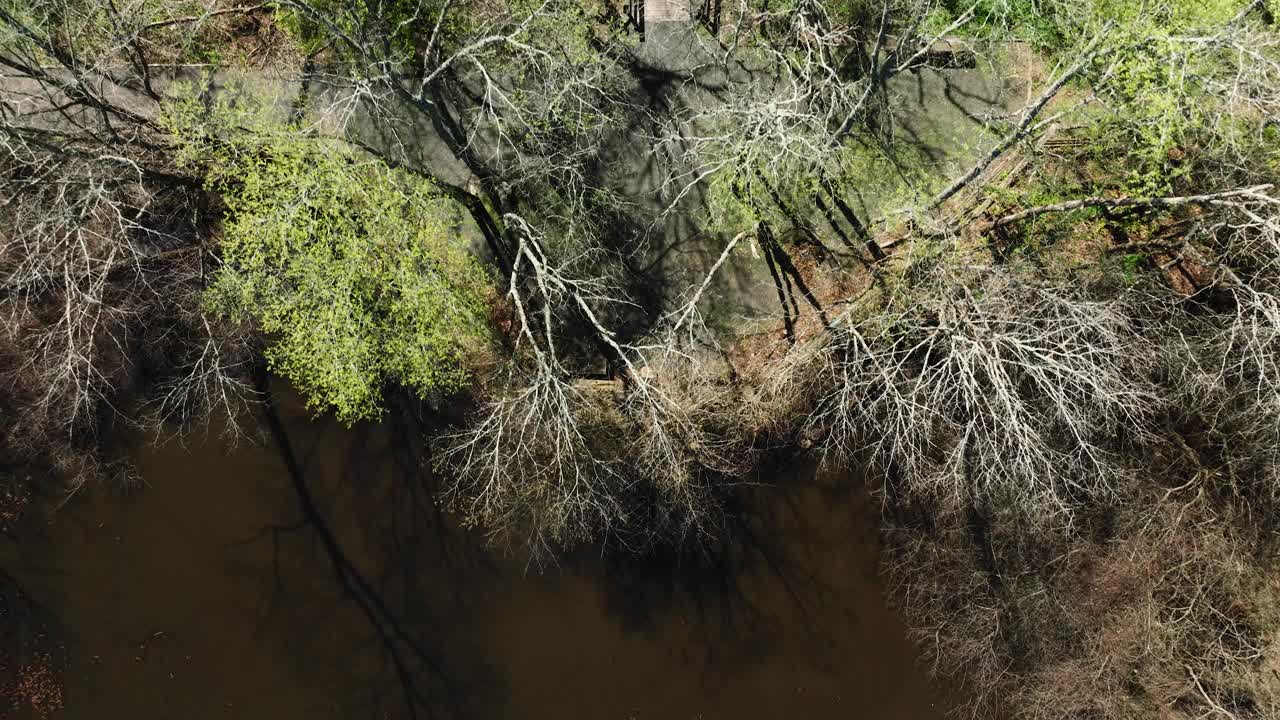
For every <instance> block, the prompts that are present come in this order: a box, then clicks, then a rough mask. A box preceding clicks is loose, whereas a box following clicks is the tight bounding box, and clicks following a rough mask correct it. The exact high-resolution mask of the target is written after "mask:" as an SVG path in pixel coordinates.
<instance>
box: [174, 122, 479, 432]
mask: <svg viewBox="0 0 1280 720" xmlns="http://www.w3.org/2000/svg"><path fill="white" fill-rule="evenodd" d="M215 116H216V117H217V118H218V122H217V123H216V124H215V126H214V127H213V128H210V126H209V124H208V123H201V122H200V121H199V118H198V116H197V114H196V113H195V112H194V111H193V109H192V108H191V106H190V105H189V104H188V105H183V104H178V105H177V106H176V107H175V108H174V112H173V113H172V114H171V116H170V118H169V120H170V124H171V126H172V128H173V130H174V131H175V133H177V134H178V136H179V138H180V139H181V140H182V147H183V150H184V152H183V154H182V159H183V160H184V161H185V162H186V163H189V164H190V163H200V164H201V165H203V167H204V169H205V171H206V177H207V179H208V185H209V187H210V188H211V189H213V190H215V191H216V192H218V193H219V194H220V195H221V196H222V198H223V200H224V201H225V203H226V205H227V218H226V221H225V224H224V226H223V232H222V238H221V251H222V267H221V268H220V269H219V271H218V273H217V277H216V278H215V280H214V281H213V283H212V285H211V287H210V288H209V290H208V291H207V294H206V298H205V301H206V305H207V309H208V310H210V311H212V312H215V313H219V314H222V315H225V316H228V317H230V318H232V319H233V320H235V321H239V322H252V323H255V324H256V325H257V326H258V327H260V328H261V330H262V331H263V332H264V333H266V334H267V335H268V336H269V337H270V338H271V339H272V343H271V345H270V347H269V348H268V349H267V351H266V357H267V361H268V363H269V364H270V366H271V368H272V369H273V371H275V372H278V373H280V374H281V375H283V376H284V377H286V378H287V379H289V380H290V381H291V382H292V383H294V385H295V386H297V387H298V389H299V390H300V391H301V392H302V394H303V395H304V396H305V397H306V399H307V401H308V404H309V406H310V407H312V408H313V409H316V410H321V409H331V410H333V412H334V413H335V414H336V415H337V417H338V418H340V419H341V420H343V421H345V422H352V421H355V420H359V419H368V418H374V417H376V416H377V415H378V412H379V406H380V401H381V392H382V387H383V385H384V384H385V383H386V382H388V381H393V382H398V383H401V384H403V385H405V386H408V387H411V388H413V389H415V390H416V391H417V392H418V393H419V394H421V395H424V396H425V395H439V394H445V393H449V392H453V391H456V390H458V389H459V388H461V387H462V386H463V385H464V384H465V383H466V382H467V379H468V375H469V373H468V369H467V365H466V358H467V355H468V353H469V352H474V351H477V350H481V349H483V347H484V344H485V342H486V340H487V334H488V326H487V322H486V319H485V318H486V307H485V301H484V296H485V295H484V294H485V292H486V286H487V278H486V276H485V274H484V272H483V271H482V270H481V269H480V268H479V266H478V264H477V263H476V262H475V261H474V259H473V258H472V257H471V256H470V255H469V254H468V252H467V250H466V247H465V242H464V241H463V239H462V238H461V237H459V235H458V232H457V231H456V230H455V229H454V227H455V225H456V224H457V223H458V218H457V215H456V211H455V209H454V207H453V206H451V204H450V203H449V201H447V200H446V199H444V198H442V197H441V195H440V194H439V193H438V192H437V191H436V190H435V188H433V187H432V186H431V184H429V183H427V182H424V181H422V180H420V179H418V178H415V177H412V176H410V175H408V174H406V173H403V172H400V171H396V170H393V169H390V168H388V167H387V166H386V165H384V164H382V163H380V162H378V161H375V160H371V159H368V158H366V157H362V156H360V155H358V154H357V153H355V152H353V151H352V150H351V149H350V148H349V147H348V146H346V145H344V144H342V143H339V142H337V141H328V140H320V139H316V138H309V137H305V136H303V135H302V134H301V133H299V132H298V131H297V130H296V129H294V128H290V127H279V126H274V127H273V125H272V123H271V122H270V120H267V119H264V116H263V113H262V112H261V111H260V110H253V109H243V108H241V109H235V108H232V107H229V106H226V105H223V106H222V107H221V108H220V110H219V111H218V112H215ZM219 126H221V127H232V128H234V131H233V132H231V133H229V134H227V135H226V136H225V137H218V136H216V135H215V134H214V133H215V132H216V130H217V127H219Z"/></svg>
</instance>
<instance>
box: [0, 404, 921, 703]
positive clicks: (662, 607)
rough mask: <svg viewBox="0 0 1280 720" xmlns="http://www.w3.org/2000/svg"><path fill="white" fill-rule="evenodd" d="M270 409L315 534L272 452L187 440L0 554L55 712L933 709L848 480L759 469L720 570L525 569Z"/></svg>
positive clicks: (381, 432)
mask: <svg viewBox="0 0 1280 720" xmlns="http://www.w3.org/2000/svg"><path fill="white" fill-rule="evenodd" d="M285 415H286V423H287V426H288V428H289V432H290V437H291V438H292V442H293V445H294V449H295V451H296V454H297V456H298V457H299V460H300V464H301V465H302V467H303V469H304V471H305V474H306V478H307V488H306V489H307V490H308V492H309V493H310V500H311V501H312V503H313V508H314V511H315V512H314V514H313V515H311V516H310V520H312V521H313V522H308V519H309V516H308V515H307V513H306V512H304V511H303V509H304V506H303V505H301V504H300V501H299V494H298V493H297V492H296V490H297V488H296V487H295V486H294V485H293V483H292V482H291V479H290V476H289V474H288V473H287V472H286V471H285V466H284V464H283V463H282V461H281V459H280V455H279V454H278V453H277V452H276V451H275V449H274V448H273V447H272V446H271V444H270V443H257V444H255V443H252V442H249V443H242V444H240V445H239V446H238V447H237V448H235V449H228V448H227V447H225V446H224V445H223V444H222V443H221V442H220V441H218V440H216V439H208V440H189V441H188V442H187V443H186V444H185V446H184V445H182V444H179V443H169V444H166V445H163V446H160V447H156V448H146V449H144V450H141V451H139V452H138V454H137V458H136V460H137V464H138V467H139V471H140V478H139V482H138V485H137V487H136V488H134V489H132V490H130V491H127V492H126V491H119V490H114V491H108V490H106V489H103V488H87V489H85V490H84V491H82V492H81V493H80V494H78V495H77V496H75V497H74V498H73V499H72V500H71V501H70V502H68V503H67V504H66V505H65V506H64V507H63V508H61V509H60V510H59V511H58V512H57V513H56V514H55V515H54V516H53V518H52V519H51V521H50V522H49V523H48V524H47V525H44V526H43V527H41V528H40V529H39V532H38V534H34V533H33V534H32V536H31V537H23V538H21V543H19V544H17V545H12V546H6V545H0V549H2V550H3V554H2V555H0V560H3V561H4V563H5V566H6V567H9V568H12V570H11V572H13V574H14V575H16V576H18V577H19V578H20V579H21V581H22V582H23V584H24V585H25V586H26V588H27V590H28V591H29V592H30V594H31V595H32V596H33V597H35V598H36V599H37V600H38V601H39V602H41V603H42V604H44V605H45V607H46V608H48V609H49V610H50V611H51V612H52V613H53V615H54V616H55V617H57V618H59V621H60V623H61V628H60V635H61V637H62V639H63V642H64V644H65V647H66V655H67V663H68V669H67V673H66V693H65V702H66V708H65V710H64V711H63V712H62V713H61V714H60V715H59V717H65V718H84V719H90V718H92V719H93V720H117V719H119V720H124V719H126V718H127V719H128V720H145V719H151V718H155V719H162V718H174V719H175V720H176V719H181V720H203V719H205V718H237V719H239V720H293V719H299V720H301V719H306V720H324V719H328V718H369V719H375V718H376V719H381V718H402V717H411V715H410V713H409V712H408V711H407V710H406V709H405V703H404V698H405V688H406V687H410V688H413V690H411V692H414V693H420V694H421V696H422V697H423V698H424V700H425V701H427V702H429V703H430V705H431V706H432V707H433V708H434V711H435V716H436V717H459V718H485V719H488V718H495V719H499V718H520V719H521V720H540V719H543V718H546V719H551V718H554V719H555V720H578V719H584V720H585V719H591V720H629V719H632V718H634V719H650V718H656V719H662V720H668V719H669V720H683V719H693V718H703V719H712V718H728V719H734V720H743V719H755V718H759V719H761V720H766V719H772V718H799V719H804V720H821V719H824V718H867V719H870V720H935V719H936V718H939V717H941V714H942V713H941V710H940V708H939V707H938V703H937V700H936V695H935V693H934V692H933V691H932V690H931V689H930V687H929V685H928V683H927V681H926V680H925V678H924V675H923V673H922V671H921V670H920V669H919V668H918V667H917V666H916V663H915V660H914V654H913V650H912V648H911V646H910V644H909V643H908V641H907V640H906V638H905V636H904V632H903V628H902V626H901V624H900V622H899V621H898V619H897V618H896V617H895V616H894V615H893V614H892V613H891V612H889V611H888V610H887V608H886V605H885V602H884V598H883V592H882V590H883V589H882V587H881V582H880V580H879V578H878V577H877V573H876V552H877V547H876V534H875V529H874V528H875V523H874V511H873V510H872V508H871V507H870V505H869V503H868V502H867V501H866V500H865V499H862V496H861V494H860V492H858V491H856V490H854V489H848V488H851V487H852V486H853V485H854V484H853V483H851V482H849V481H848V480H847V479H845V478H840V477H838V476H835V475H833V474H830V473H820V472H815V471H814V470H813V469H812V468H810V467H807V466H803V465H795V466H792V467H790V468H788V469H787V470H786V471H785V472H783V471H775V472H774V473H772V477H771V478H770V479H771V482H770V484H769V485H767V486H763V487H761V488H759V490H758V491H757V492H758V493H759V494H760V498H758V500H759V502H757V503H756V504H757V505H759V506H760V507H763V508H767V512H762V511H761V510H759V509H757V510H755V511H753V512H752V514H751V516H750V518H749V519H747V520H745V521H744V522H743V523H742V526H743V528H745V531H744V532H745V533H746V534H747V535H748V536H749V537H750V539H749V540H747V541H744V542H741V543H735V544H734V545H735V548H736V549H733V550H727V551H725V552H722V553H713V555H714V556H715V558H716V559H715V560H708V559H706V558H705V557H703V558H702V559H699V558H700V557H702V556H694V555H686V556H683V557H675V556H672V557H650V558H646V559H643V560H638V559H629V558H620V557H605V556H602V554H601V553H600V552H599V551H598V550H590V549H587V550H583V551H581V552H579V553H576V554H575V555H574V556H573V557H569V558H565V559H564V560H562V561H561V562H560V563H559V564H558V565H556V566H554V567H545V568H542V569H539V568H537V567H530V566H529V565H528V564H527V563H526V562H525V561H524V560H523V559H522V558H520V557H517V556H510V555H504V554H502V553H498V552H491V551H488V550H485V549H484V548H483V547H482V543H481V542H480V541H479V538H477V537H475V536H474V535H471V534H468V533H467V532H465V531H461V530H458V529H457V528H455V527H453V525H452V524H451V523H450V522H448V521H447V519H445V518H443V517H442V515H441V514H440V513H439V512H438V511H437V509H436V508H435V507H434V505H433V504H432V503H431V502H430V497H429V493H428V492H426V491H425V490H424V489H416V488H415V483H413V482H407V481H405V480H404V476H403V475H401V474H399V473H398V472H397V467H396V462H395V457H396V456H397V453H396V452H395V449H396V443H397V441H396V440H395V438H394V437H393V436H391V435H390V434H389V433H387V432H386V431H385V429H377V430H373V429H368V428H365V429H360V428H357V429H355V430H347V429H342V428H339V427H337V426H333V425H327V424H323V423H318V422H309V421H307V420H306V418H305V417H304V416H303V415H302V414H301V413H300V412H297V411H293V412H287V411H286V413H285ZM418 476H419V478H420V477H421V472H420V471H418ZM416 485H420V481H419V482H418V483H416ZM316 517H320V518H322V519H323V522H324V524H325V526H326V527H327V528H328V530H329V533H330V535H331V537H332V539H333V540H334V541H335V542H336V543H337V545H338V546H339V547H340V548H341V551H342V553H343V555H342V557H343V558H344V560H343V562H349V563H350V566H349V567H346V568H345V569H344V567H343V566H341V563H339V564H335V562H334V557H333V555H332V553H331V552H330V551H329V550H330V549H331V547H330V546H326V544H325V542H324V541H323V540H324V534H323V533H321V532H318V531H317V529H316V526H315V523H314V520H315V518H316ZM366 591H368V592H366ZM397 658H398V659H399V662H400V667H399V668H397V666H396V660H397ZM3 714H4V710H3V709H0V717H3ZM428 716H429V714H428V713H427V712H426V711H425V710H423V711H420V712H419V713H418V715H417V717H428Z"/></svg>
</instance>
